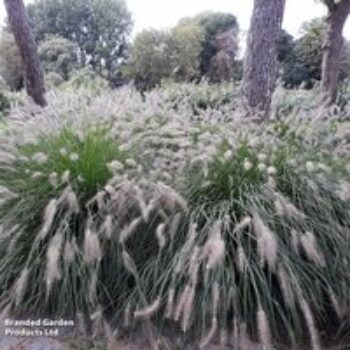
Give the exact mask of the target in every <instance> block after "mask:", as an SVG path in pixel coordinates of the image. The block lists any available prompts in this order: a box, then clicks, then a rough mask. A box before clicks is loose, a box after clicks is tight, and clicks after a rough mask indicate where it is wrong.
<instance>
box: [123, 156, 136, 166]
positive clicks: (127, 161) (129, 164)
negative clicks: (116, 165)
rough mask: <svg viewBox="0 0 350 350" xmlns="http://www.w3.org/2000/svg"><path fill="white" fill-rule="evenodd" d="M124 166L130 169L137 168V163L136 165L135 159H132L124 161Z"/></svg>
mask: <svg viewBox="0 0 350 350" xmlns="http://www.w3.org/2000/svg"><path fill="white" fill-rule="evenodd" d="M125 164H126V165H127V166H129V167H131V168H136V167H137V163H136V161H135V159H132V158H128V159H126V161H125Z"/></svg>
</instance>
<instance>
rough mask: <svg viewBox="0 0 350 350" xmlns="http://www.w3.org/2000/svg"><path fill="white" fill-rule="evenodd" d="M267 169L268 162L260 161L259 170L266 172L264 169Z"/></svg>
mask: <svg viewBox="0 0 350 350" xmlns="http://www.w3.org/2000/svg"><path fill="white" fill-rule="evenodd" d="M266 169H267V166H266V164H264V163H259V164H258V170H259V171H261V172H264V171H266Z"/></svg>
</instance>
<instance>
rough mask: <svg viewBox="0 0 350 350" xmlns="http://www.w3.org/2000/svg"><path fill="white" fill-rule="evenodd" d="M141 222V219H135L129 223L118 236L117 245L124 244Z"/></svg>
mask: <svg viewBox="0 0 350 350" xmlns="http://www.w3.org/2000/svg"><path fill="white" fill-rule="evenodd" d="M141 221H142V219H141V218H136V219H134V220H133V221H131V223H130V224H129V225H128V226H126V227H124V228H123V229H122V231H121V233H120V236H119V243H121V244H124V243H125V242H126V241H127V240H128V239H129V237H130V236H131V235H132V234H133V233H134V232H135V231H136V229H137V227H138V226H139V224H140V222H141Z"/></svg>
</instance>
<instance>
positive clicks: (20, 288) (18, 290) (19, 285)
mask: <svg viewBox="0 0 350 350" xmlns="http://www.w3.org/2000/svg"><path fill="white" fill-rule="evenodd" d="M28 277H29V269H28V268H27V267H25V268H24V269H23V270H22V272H21V274H20V276H19V278H18V280H17V281H16V283H15V290H14V292H15V293H14V296H15V305H16V307H18V306H19V305H20V304H21V302H22V300H23V297H24V294H25V291H26V288H27V283H28Z"/></svg>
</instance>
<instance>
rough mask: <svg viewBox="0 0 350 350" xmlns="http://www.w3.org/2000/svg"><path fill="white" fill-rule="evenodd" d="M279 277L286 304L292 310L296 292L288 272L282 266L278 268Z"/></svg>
mask: <svg viewBox="0 0 350 350" xmlns="http://www.w3.org/2000/svg"><path fill="white" fill-rule="evenodd" d="M277 275H278V279H279V281H280V287H281V290H282V294H283V299H284V302H285V303H286V305H288V306H289V307H290V308H291V309H292V308H293V307H294V303H295V297H294V292H293V288H292V286H291V282H290V279H289V277H288V275H287V272H286V270H285V269H284V268H283V266H282V265H281V264H280V265H279V266H278V271H277Z"/></svg>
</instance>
